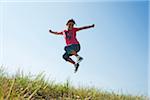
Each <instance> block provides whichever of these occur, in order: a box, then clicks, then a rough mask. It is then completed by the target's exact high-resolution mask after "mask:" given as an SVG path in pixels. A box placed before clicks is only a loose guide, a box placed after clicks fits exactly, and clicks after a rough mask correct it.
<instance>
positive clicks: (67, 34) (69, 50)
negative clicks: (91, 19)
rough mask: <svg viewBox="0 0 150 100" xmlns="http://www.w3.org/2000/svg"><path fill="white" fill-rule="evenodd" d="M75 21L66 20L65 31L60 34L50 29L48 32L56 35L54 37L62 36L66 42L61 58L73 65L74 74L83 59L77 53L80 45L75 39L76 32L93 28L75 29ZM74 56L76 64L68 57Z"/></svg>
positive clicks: (90, 26)
mask: <svg viewBox="0 0 150 100" xmlns="http://www.w3.org/2000/svg"><path fill="white" fill-rule="evenodd" d="M75 24H76V23H75V21H74V20H73V19H70V20H68V22H67V23H66V26H67V29H66V30H64V31H62V32H54V31H52V30H51V29H50V30H49V32H50V33H53V34H56V35H63V36H64V38H65V41H66V46H65V48H64V50H65V53H64V55H63V58H64V59H65V60H66V61H68V62H70V63H71V64H73V65H74V67H75V73H76V72H77V70H78V67H79V63H80V62H81V61H82V60H83V58H82V57H81V56H79V55H78V52H79V51H80V43H79V41H78V40H77V38H76V32H78V31H80V30H83V29H88V28H93V27H94V24H93V25H89V26H84V27H79V28H75V27H74V25H75ZM72 55H74V56H76V57H77V59H78V60H77V62H75V61H73V60H72V59H71V58H70V56H72Z"/></svg>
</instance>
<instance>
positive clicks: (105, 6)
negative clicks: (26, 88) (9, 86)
mask: <svg viewBox="0 0 150 100" xmlns="http://www.w3.org/2000/svg"><path fill="white" fill-rule="evenodd" d="M17 1H19V0H16V2H9V1H8V0H6V1H5V2H1V4H0V6H1V8H0V9H1V10H0V12H1V13H0V22H1V24H0V25H1V28H0V29H1V31H0V33H1V34H0V39H1V40H0V42H1V43H0V44H1V45H0V47H1V48H0V50H1V52H0V54H1V55H0V64H1V65H2V64H3V65H4V66H5V67H7V70H8V71H9V72H10V73H15V72H16V71H17V70H18V68H19V69H22V70H23V71H24V72H25V73H28V72H31V73H32V74H37V73H39V72H43V71H44V72H45V74H46V76H47V77H50V79H53V80H56V82H65V81H66V80H67V79H69V80H70V81H71V83H72V84H73V85H75V86H80V85H81V86H95V87H98V88H102V89H104V90H108V91H116V92H118V91H119V92H123V93H127V94H128V93H130V94H144V95H147V94H148V2H141V1H138V2H136V1H127V2H125V1H124V2H117V1H111V2H110V1H106V2H104V1H101V2H98V1H97V2H96V1H95V2H36V1H35V0H32V1H34V2H27V1H28V0H26V2H24V1H23V0H20V1H22V2H17ZM38 1H39V0H38ZM70 18H73V19H74V20H75V21H76V23H77V26H76V27H80V26H84V25H91V24H95V28H93V29H88V30H83V31H80V32H78V33H77V38H78V40H79V42H80V44H81V51H80V52H79V55H81V56H82V57H83V58H84V60H83V62H81V64H80V68H79V71H78V72H77V73H76V74H74V67H73V65H71V64H69V63H67V62H65V61H64V60H63V59H62V55H63V53H64V49H63V48H64V46H65V41H64V38H63V36H57V35H53V34H49V33H48V30H49V29H50V28H51V29H52V30H54V31H62V30H64V29H65V28H66V26H65V24H66V22H67V20H68V19H70ZM73 59H74V58H73Z"/></svg>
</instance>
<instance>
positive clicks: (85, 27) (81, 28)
mask: <svg viewBox="0 0 150 100" xmlns="http://www.w3.org/2000/svg"><path fill="white" fill-rule="evenodd" d="M94 26H95V25H94V24H92V25H89V26H83V27H80V28H78V31H80V30H83V29H88V28H93V27H94Z"/></svg>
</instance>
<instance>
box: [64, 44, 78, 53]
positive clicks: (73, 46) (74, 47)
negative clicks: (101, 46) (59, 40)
mask: <svg viewBox="0 0 150 100" xmlns="http://www.w3.org/2000/svg"><path fill="white" fill-rule="evenodd" d="M64 49H65V51H66V53H67V54H68V55H71V52H72V51H76V52H79V51H80V44H71V45H69V46H65V48H64Z"/></svg>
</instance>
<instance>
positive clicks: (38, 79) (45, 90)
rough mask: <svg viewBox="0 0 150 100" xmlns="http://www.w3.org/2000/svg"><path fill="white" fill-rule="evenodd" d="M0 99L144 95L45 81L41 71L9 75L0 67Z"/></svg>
mask: <svg viewBox="0 0 150 100" xmlns="http://www.w3.org/2000/svg"><path fill="white" fill-rule="evenodd" d="M0 100H146V97H144V96H132V95H124V94H116V93H114V92H112V93H110V92H107V91H102V90H99V89H96V88H92V87H91V88H82V87H80V88H75V87H73V86H71V84H70V82H69V81H68V80H66V82H65V83H62V84H60V83H55V82H54V81H46V80H45V78H44V75H43V74H42V73H41V74H39V75H37V76H32V75H24V74H23V73H22V72H17V74H16V75H14V76H9V75H8V74H7V73H6V72H5V71H4V70H3V68H0ZM147 100H148V99H147Z"/></svg>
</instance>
